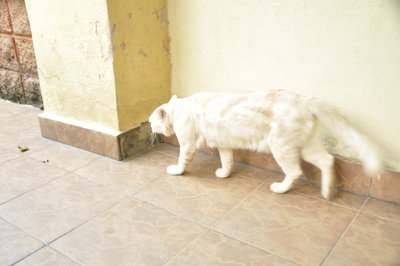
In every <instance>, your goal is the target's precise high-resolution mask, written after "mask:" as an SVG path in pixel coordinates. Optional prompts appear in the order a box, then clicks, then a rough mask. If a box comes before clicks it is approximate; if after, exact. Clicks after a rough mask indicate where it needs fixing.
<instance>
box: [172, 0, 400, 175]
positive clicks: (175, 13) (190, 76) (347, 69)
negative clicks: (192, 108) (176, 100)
mask: <svg viewBox="0 0 400 266" xmlns="http://www.w3.org/2000/svg"><path fill="white" fill-rule="evenodd" d="M168 3H169V6H168V13H169V22H170V29H169V30H170V36H171V54H172V58H171V62H172V66H173V68H172V75H171V76H172V85H171V86H172V88H171V90H172V93H173V94H177V95H179V96H188V95H191V94H193V93H195V92H198V91H238V90H240V91H258V90H267V89H289V90H292V91H296V92H299V93H301V94H305V95H310V96H317V97H319V98H322V99H324V100H326V101H327V102H328V103H330V104H331V105H333V106H335V107H337V109H339V110H340V112H342V113H343V114H344V115H345V116H346V117H348V119H349V121H350V123H351V124H352V125H354V126H355V127H356V128H358V129H359V130H360V131H362V132H364V133H365V134H366V135H367V136H369V137H370V138H371V139H373V140H374V141H375V142H377V143H378V145H379V146H380V147H381V149H382V153H383V157H384V159H385V162H386V165H387V166H388V167H390V168H392V169H395V170H397V171H399V170H400V140H399V137H398V130H399V125H400V116H399V114H400V107H399V105H398V99H400V75H399V73H400V49H399V47H400V16H399V12H398V10H400V6H399V4H400V2H399V1H395V0H372V1H362V0H356V1H345V0H339V1H328V2H327V1H316V0H312V1H279V0H273V1H256V0H251V1H246V2H244V1H222V0H217V1H203V0H190V1H186V0H171V1H169V2H168ZM323 139H324V142H326V144H327V146H328V147H329V149H330V151H331V152H333V153H336V154H339V155H342V156H345V157H347V158H351V157H353V153H352V152H351V151H350V150H349V149H348V148H346V147H345V146H344V145H342V144H341V143H340V142H337V141H335V140H333V139H332V138H331V137H330V136H328V135H326V134H323Z"/></svg>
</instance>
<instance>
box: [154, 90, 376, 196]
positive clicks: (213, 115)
mask: <svg viewBox="0 0 400 266" xmlns="http://www.w3.org/2000/svg"><path fill="white" fill-rule="evenodd" d="M149 121H150V123H151V127H152V131H153V132H155V133H160V134H164V135H166V136H170V135H173V134H176V136H177V139H178V141H179V144H180V155H179V160H178V164H177V165H171V166H169V167H168V168H167V172H168V173H169V174H171V175H180V174H183V173H184V171H185V169H186V167H187V166H188V164H189V163H190V161H191V160H192V158H193V156H194V154H195V152H196V150H197V149H199V148H201V147H204V146H209V147H212V148H218V150H219V153H220V157H221V164H222V167H221V168H220V169H217V171H216V176H217V177H220V178H225V177H228V176H229V175H230V173H231V169H232V164H233V156H232V150H233V149H247V150H253V151H258V152H265V153H269V152H271V153H272V154H273V156H274V158H275V160H276V161H277V163H278V164H279V165H280V166H281V168H282V170H283V172H284V173H285V179H284V180H283V181H282V182H276V183H273V184H271V190H272V191H274V192H277V193H285V192H287V191H288V190H289V189H290V188H291V187H292V186H293V183H294V181H295V180H296V179H298V178H299V177H300V176H301V175H302V170H301V167H300V159H301V158H302V159H304V160H305V161H308V162H310V163H312V164H314V165H316V166H317V167H318V168H320V169H321V172H322V188H321V193H322V196H323V197H325V198H327V199H329V198H331V196H332V195H333V191H334V187H335V183H334V179H335V177H334V171H333V162H334V159H333V156H331V155H330V154H328V153H327V152H326V150H325V149H324V148H323V147H322V145H321V144H320V143H319V140H318V138H317V137H316V128H317V124H318V121H320V122H321V123H322V124H324V125H325V126H326V127H327V128H328V129H331V130H332V132H333V133H335V134H337V135H338V136H339V137H341V138H342V139H343V140H344V142H345V143H346V144H347V145H348V146H350V147H352V148H353V149H354V150H355V151H356V152H357V154H358V156H359V158H360V159H361V161H362V162H363V164H364V167H365V169H366V171H367V173H368V174H371V175H374V174H377V173H378V171H379V170H380V168H381V161H380V159H379V156H378V153H377V149H376V148H375V146H374V145H372V144H371V142H370V141H369V140H368V139H367V138H366V137H364V136H362V135H361V134H359V133H358V132H357V131H356V130H355V129H354V128H352V127H350V126H349V124H348V123H347V122H346V120H345V119H344V118H343V117H342V116H341V115H339V114H338V113H337V112H336V111H335V110H334V109H333V108H331V107H329V106H328V105H327V104H326V103H323V102H321V101H319V100H317V99H314V98H308V97H304V96H301V95H298V94H295V93H293V92H289V91H284V90H277V91H265V92H249V93H205V92H204V93H197V94H195V95H192V96H189V97H186V98H181V99H178V98H177V97H176V96H174V97H172V98H171V100H170V101H169V103H166V104H163V105H161V106H160V107H158V108H157V109H156V110H155V111H154V112H153V114H152V115H151V116H150V119H149Z"/></svg>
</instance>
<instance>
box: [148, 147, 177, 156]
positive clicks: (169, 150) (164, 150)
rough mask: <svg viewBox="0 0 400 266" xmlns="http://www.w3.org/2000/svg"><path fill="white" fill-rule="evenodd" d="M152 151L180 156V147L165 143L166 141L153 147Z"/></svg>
mask: <svg viewBox="0 0 400 266" xmlns="http://www.w3.org/2000/svg"><path fill="white" fill-rule="evenodd" d="M152 151H157V152H160V153H164V154H166V155H170V156H173V157H176V158H177V157H178V156H179V147H176V146H174V145H170V144H165V143H163V144H160V145H158V146H156V147H154V148H153V149H152Z"/></svg>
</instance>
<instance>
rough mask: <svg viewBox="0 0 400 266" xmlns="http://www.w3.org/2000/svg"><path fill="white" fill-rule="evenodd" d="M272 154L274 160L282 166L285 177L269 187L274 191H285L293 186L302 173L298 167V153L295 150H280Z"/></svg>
mask: <svg viewBox="0 0 400 266" xmlns="http://www.w3.org/2000/svg"><path fill="white" fill-rule="evenodd" d="M271 151H272V150H271ZM282 152H283V153H282ZM273 155H274V158H275V160H276V162H277V163H278V164H279V166H280V167H281V168H282V170H283V172H284V174H285V178H284V179H283V181H282V182H275V183H273V184H271V186H270V189H271V191H273V192H275V193H286V192H287V191H289V190H290V189H291V188H292V187H293V184H294V182H295V181H296V180H297V179H299V178H300V177H301V175H302V174H303V172H302V170H301V167H300V156H299V153H298V152H297V151H293V152H289V151H286V152H284V151H280V152H275V153H273Z"/></svg>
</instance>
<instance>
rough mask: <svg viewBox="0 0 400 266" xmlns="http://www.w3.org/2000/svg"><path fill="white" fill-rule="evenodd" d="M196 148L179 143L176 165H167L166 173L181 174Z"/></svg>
mask: <svg viewBox="0 0 400 266" xmlns="http://www.w3.org/2000/svg"><path fill="white" fill-rule="evenodd" d="M195 153H196V148H194V147H192V146H184V145H181V147H180V151H179V159H178V164H177V165H170V166H168V167H167V173H168V174H169V175H181V174H183V173H184V172H185V169H186V167H187V166H188V165H189V163H190V162H191V161H192V159H193V157H194V154H195Z"/></svg>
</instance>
